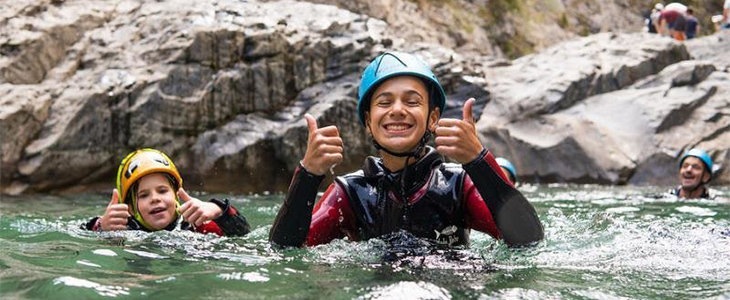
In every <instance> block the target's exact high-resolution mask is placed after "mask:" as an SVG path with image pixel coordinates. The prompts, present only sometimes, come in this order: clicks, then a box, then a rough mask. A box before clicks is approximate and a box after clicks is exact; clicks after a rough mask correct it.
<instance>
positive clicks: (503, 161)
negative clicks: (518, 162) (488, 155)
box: [495, 157, 517, 182]
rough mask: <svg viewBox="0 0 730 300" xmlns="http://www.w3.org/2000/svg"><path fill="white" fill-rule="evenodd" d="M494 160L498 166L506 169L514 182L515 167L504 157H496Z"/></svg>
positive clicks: (515, 176) (515, 178)
mask: <svg viewBox="0 0 730 300" xmlns="http://www.w3.org/2000/svg"><path fill="white" fill-rule="evenodd" d="M495 160H496V161H497V164H498V165H499V166H500V167H502V168H505V169H507V171H509V173H510V175H511V176H512V178H513V179H514V180H515V182H517V169H515V166H514V165H512V163H511V162H509V160H507V159H506V158H502V157H497V158H496V159H495Z"/></svg>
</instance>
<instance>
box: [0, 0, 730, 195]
mask: <svg viewBox="0 0 730 300" xmlns="http://www.w3.org/2000/svg"><path fill="white" fill-rule="evenodd" d="M318 2H325V1H318ZM327 2H330V1H327ZM331 2H333V3H332V4H338V5H340V7H343V6H346V4H343V3H346V2H338V3H334V2H335V1H331ZM375 2H377V1H375ZM381 2H382V3H381V4H382V5H384V6H385V7H387V5H391V4H392V5H400V6H403V7H405V8H409V7H410V8H413V6H412V5H413V4H412V3H407V1H394V2H389V1H381ZM477 4H478V3H477ZM477 4H472V5H477ZM349 5H351V6H352V5H355V4H349ZM367 8H368V12H369V13H367V12H365V11H362V10H358V9H357V7H350V8H348V9H350V10H347V9H344V8H338V7H336V6H331V5H323V4H313V3H308V2H300V1H287V0H285V1H233V0H221V1H215V2H204V1H191V0H184V1H154V2H152V1H134V0H127V1H119V2H114V3H110V2H108V1H90V0H84V1H81V0H79V1H51V2H48V1H17V2H12V3H9V4H5V7H4V8H3V9H2V10H0V25H1V26H0V55H1V56H0V134H1V136H0V138H1V140H0V146H2V160H1V162H0V163H1V164H2V168H1V169H2V171H1V172H0V180H1V181H0V188H2V191H3V193H8V194H17V193H23V192H37V191H78V190H83V189H85V188H86V187H88V186H89V185H93V184H98V183H101V185H102V186H104V187H105V188H108V186H109V185H111V183H112V181H113V180H112V178H113V176H114V171H115V168H116V166H117V165H118V163H119V161H120V160H121V159H122V158H123V156H124V155H125V154H126V153H128V152H129V151H131V150H133V149H135V148H140V147H154V148H159V149H160V150H163V151H165V152H166V153H168V154H169V155H170V156H171V157H173V159H174V160H175V162H176V164H177V165H178V167H179V168H180V169H182V170H183V177H184V179H185V180H186V185H194V186H197V187H198V188H199V189H205V190H208V191H236V192H246V191H264V190H284V189H285V188H286V186H287V184H288V182H289V180H290V176H291V171H292V170H293V168H294V167H295V166H296V164H297V163H298V161H299V159H300V158H301V157H302V155H303V151H304V147H305V143H306V139H307V137H306V133H307V131H306V125H305V123H304V121H303V119H302V116H303V114H304V113H310V114H312V115H314V116H315V117H316V118H317V119H318V121H319V122H320V124H321V125H329V124H335V125H337V126H338V127H339V128H340V132H341V134H342V135H343V139H344V141H345V149H346V161H347V163H344V164H342V165H340V166H338V167H337V168H336V169H335V171H336V173H343V172H346V171H349V170H352V169H355V168H357V167H358V166H359V165H360V163H361V162H362V159H363V157H364V156H366V155H371V154H373V152H374V151H373V150H372V146H371V145H370V143H369V141H368V139H367V136H366V134H365V132H364V130H363V129H362V128H361V127H360V126H359V124H358V123H357V116H356V113H355V106H356V98H355V97H356V92H357V84H358V77H359V74H360V72H361V71H362V69H363V68H364V66H365V65H366V64H367V62H368V61H369V60H370V59H372V57H374V56H375V55H377V53H380V52H381V51H383V50H385V49H398V50H403V51H409V52H415V53H417V54H418V55H420V56H421V57H422V58H424V60H426V61H427V62H428V63H430V64H431V65H432V66H433V67H434V70H435V71H436V73H437V75H438V76H439V78H440V80H441V81H442V83H443V84H444V85H445V88H446V90H447V93H448V94H449V97H448V98H449V100H448V107H449V108H448V109H447V111H446V115H447V116H459V115H460V114H461V112H460V107H461V104H462V103H463V101H464V100H465V99H466V98H468V97H475V98H477V100H478V106H477V114H478V115H479V117H480V121H479V123H478V129H479V133H480V138H482V140H483V142H484V143H485V145H487V146H488V147H489V148H490V149H492V150H493V151H494V152H495V153H497V154H498V155H503V156H506V157H508V158H510V159H511V160H512V161H513V163H515V165H516V166H517V168H518V173H519V175H520V177H522V178H524V179H526V180H530V181H540V182H554V181H558V182H596V183H613V184H622V183H637V184H641V183H655V184H665V183H673V182H674V176H675V175H674V170H675V169H674V168H675V166H676V165H675V164H676V161H675V160H676V157H677V156H678V155H679V154H680V153H681V151H682V150H683V149H685V148H687V147H692V146H699V147H704V148H706V149H708V150H710V151H711V153H712V154H713V157H714V158H715V159H716V160H717V161H718V162H720V163H721V164H722V163H724V162H725V161H727V160H728V159H730V152H729V151H728V148H729V147H728V143H729V142H728V141H730V139H728V133H727V128H728V116H730V104H729V103H730V101H729V99H728V95H730V94H729V93H728V91H727V90H728V86H730V85H728V66H729V65H730V64H729V63H728V60H727V57H722V54H723V53H725V52H724V51H722V50H721V49H723V47H724V48H725V49H727V47H728V40H730V37H729V36H728V34H718V35H714V36H709V37H706V38H702V39H699V40H695V41H692V42H687V43H685V44H679V43H676V42H673V41H671V40H668V39H664V38H661V37H657V36H652V35H648V34H641V33H633V34H629V33H602V34H597V35H592V36H589V37H586V38H579V39H573V40H570V41H568V42H565V43H561V44H558V45H555V46H552V47H549V48H546V49H545V50H543V51H540V52H538V53H535V54H531V55H527V56H523V57H521V58H519V59H516V60H513V61H510V60H507V59H505V58H504V56H503V55H502V54H501V53H500V52H499V51H496V50H495V51H487V52H480V51H473V49H472V50H469V49H468V44H470V43H471V45H474V41H481V40H480V38H475V39H474V40H472V39H467V38H465V39H464V40H468V41H470V42H463V43H462V44H459V43H460V42H454V41H453V40H449V39H444V38H443V33H438V34H435V33H434V35H433V36H428V35H427V36H426V37H424V38H416V37H414V36H413V34H415V32H416V30H414V31H412V32H406V31H404V29H402V28H404V27H407V26H405V25H403V24H400V25H399V24H398V23H397V22H395V23H396V24H391V23H394V22H393V21H392V20H395V19H397V18H396V17H395V16H390V15H384V16H381V15H380V14H379V13H378V12H381V13H382V12H384V11H387V10H386V9H380V10H378V6H369V7H367ZM413 9H416V8H413ZM353 11H354V12H353ZM360 13H363V14H360ZM366 13H367V14H366ZM384 20H385V21H384ZM398 20H401V19H398ZM405 20H406V21H403V22H406V23H407V22H409V21H408V20H410V19H408V18H406V19H405ZM414 22H415V21H414ZM406 23H404V24H406ZM399 26H400V27H399ZM424 26H426V25H424ZM429 26H430V25H429ZM399 28H401V29H402V30H400V31H401V32H399V30H398V29H399ZM449 41H451V42H449ZM485 41H488V39H485ZM452 42H453V44H451V43H452ZM490 47H491V46H490ZM497 48H499V47H497ZM497 48H494V49H497ZM667 178H668V179H667ZM718 180H719V182H724V183H727V182H728V181H730V175H729V174H728V172H725V171H724V170H721V172H720V173H719V176H718ZM198 188H193V189H198Z"/></svg>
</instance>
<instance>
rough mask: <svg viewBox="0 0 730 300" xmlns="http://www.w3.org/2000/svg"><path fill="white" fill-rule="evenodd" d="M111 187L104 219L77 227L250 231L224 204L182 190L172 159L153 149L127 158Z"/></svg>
mask: <svg viewBox="0 0 730 300" xmlns="http://www.w3.org/2000/svg"><path fill="white" fill-rule="evenodd" d="M116 182H117V188H116V189H114V190H113V191H112V198H111V201H110V202H109V204H108V205H107V207H106V211H105V212H104V215H102V216H101V217H95V218H93V219H91V220H90V221H89V222H87V223H86V224H85V225H83V228H85V229H88V230H95V231H116V230H142V231H158V230H168V231H170V230H191V231H195V232H200V233H215V234H217V235H221V236H222V235H226V236H243V235H245V234H247V233H248V232H249V231H250V229H249V225H248V222H247V221H246V218H244V217H243V216H242V215H241V214H240V213H239V212H238V210H236V208H234V207H233V206H232V205H231V204H230V203H229V201H228V200H222V201H221V200H218V199H212V200H211V201H210V202H203V201H200V200H198V199H195V198H193V197H190V195H188V193H187V192H186V191H185V190H184V189H183V188H182V177H180V173H179V172H178V171H177V168H176V167H175V165H174V164H173V163H172V160H171V159H170V158H169V157H167V155H165V154H164V153H162V152H160V151H157V150H154V149H141V150H137V151H134V152H132V153H130V154H129V155H127V157H126V158H125V159H124V160H122V163H121V165H119V170H118V171H117V181H116Z"/></svg>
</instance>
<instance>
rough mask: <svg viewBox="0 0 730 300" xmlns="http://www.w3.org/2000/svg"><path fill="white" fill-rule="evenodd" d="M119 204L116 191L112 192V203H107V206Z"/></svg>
mask: <svg viewBox="0 0 730 300" xmlns="http://www.w3.org/2000/svg"><path fill="white" fill-rule="evenodd" d="M114 204H119V192H118V191H117V189H114V190H112V201H109V205H114Z"/></svg>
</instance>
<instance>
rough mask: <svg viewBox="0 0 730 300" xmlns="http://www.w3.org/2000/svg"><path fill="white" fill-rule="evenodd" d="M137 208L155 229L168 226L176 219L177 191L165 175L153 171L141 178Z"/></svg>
mask: <svg viewBox="0 0 730 300" xmlns="http://www.w3.org/2000/svg"><path fill="white" fill-rule="evenodd" d="M137 210H138V211H139V213H140V215H142V218H143V219H144V221H145V222H147V224H149V225H150V226H151V227H152V229H155V230H159V229H163V228H165V227H167V225H169V224H170V222H172V221H173V220H174V219H175V191H174V190H173V188H172V186H170V181H168V180H167V177H165V175H163V174H160V173H153V174H149V175H147V176H145V177H142V178H140V180H139V188H138V189H137Z"/></svg>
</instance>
